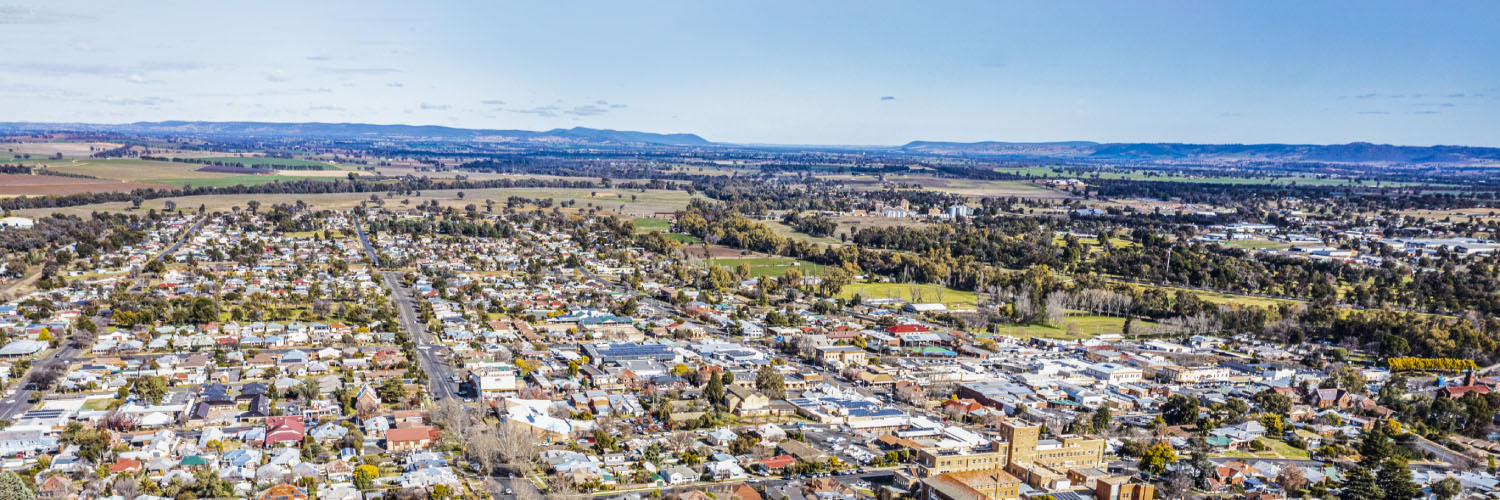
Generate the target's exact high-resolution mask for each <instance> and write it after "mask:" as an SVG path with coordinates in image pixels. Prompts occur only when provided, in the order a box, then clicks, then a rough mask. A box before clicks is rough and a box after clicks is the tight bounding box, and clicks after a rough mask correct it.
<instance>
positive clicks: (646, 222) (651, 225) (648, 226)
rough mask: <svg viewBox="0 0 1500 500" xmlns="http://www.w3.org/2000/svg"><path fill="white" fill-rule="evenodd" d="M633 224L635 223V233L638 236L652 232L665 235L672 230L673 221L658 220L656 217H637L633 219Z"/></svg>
mask: <svg viewBox="0 0 1500 500" xmlns="http://www.w3.org/2000/svg"><path fill="white" fill-rule="evenodd" d="M631 222H634V223H635V232H636V233H637V234H644V233H649V232H652V231H659V232H662V233H665V232H667V231H670V230H672V221H671V220H670V219H658V218H655V217H636V218H634V219H631Z"/></svg>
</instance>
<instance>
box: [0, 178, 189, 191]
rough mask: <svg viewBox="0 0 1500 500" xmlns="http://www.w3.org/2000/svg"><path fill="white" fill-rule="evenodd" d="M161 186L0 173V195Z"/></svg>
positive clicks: (120, 189)
mask: <svg viewBox="0 0 1500 500" xmlns="http://www.w3.org/2000/svg"><path fill="white" fill-rule="evenodd" d="M161 187H165V186H161V185H153V184H144V183H139V182H120V181H114V180H102V179H85V178H80V177H62V176H57V175H26V174H0V196H43V195H49V194H77V193H99V192H128V191H133V190H136V189H141V188H161Z"/></svg>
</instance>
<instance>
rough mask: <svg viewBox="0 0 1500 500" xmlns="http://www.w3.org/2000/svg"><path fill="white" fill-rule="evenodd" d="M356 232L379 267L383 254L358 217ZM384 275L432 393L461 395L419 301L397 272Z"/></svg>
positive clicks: (402, 324) (355, 222)
mask: <svg viewBox="0 0 1500 500" xmlns="http://www.w3.org/2000/svg"><path fill="white" fill-rule="evenodd" d="M354 231H355V233H357V234H358V236H359V243H360V245H362V246H364V248H365V253H366V254H367V255H369V257H370V262H371V263H372V264H373V265H375V266H379V265H380V257H379V254H376V253H375V247H374V246H373V245H371V244H370V237H369V235H367V234H365V229H364V226H363V225H362V224H360V221H358V220H355V221H354ZM380 278H381V280H382V281H384V282H385V286H386V288H389V289H390V290H391V299H392V300H394V301H396V317H397V318H398V319H400V320H401V328H402V329H403V330H406V334H407V335H408V336H410V337H411V339H412V342H415V343H416V344H417V364H418V365H419V366H421V367H422V371H423V372H424V373H426V374H427V390H428V394H429V395H431V396H432V397H433V400H440V399H446V398H455V397H458V387H457V386H458V384H456V383H454V382H453V376H454V371H453V365H450V364H448V361H446V360H444V359H441V358H439V357H438V353H439V352H441V349H443V348H442V347H441V346H439V345H437V344H434V343H433V342H432V333H431V332H428V331H427V325H426V324H424V323H422V316H421V315H419V314H417V303H416V301H414V300H413V299H412V298H411V294H410V293H408V292H407V290H406V287H404V286H402V285H401V279H400V276H399V275H397V274H396V272H395V271H381V273H380Z"/></svg>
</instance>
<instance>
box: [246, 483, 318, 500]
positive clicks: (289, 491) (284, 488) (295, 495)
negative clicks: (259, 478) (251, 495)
mask: <svg viewBox="0 0 1500 500" xmlns="http://www.w3.org/2000/svg"><path fill="white" fill-rule="evenodd" d="M255 498H257V499H259V500H307V490H304V489H302V488H298V487H296V486H292V485H290V484H278V485H276V486H272V487H270V488H269V489H267V490H266V491H263V492H261V494H260V495H259V496H257V497H255Z"/></svg>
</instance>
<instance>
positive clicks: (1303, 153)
mask: <svg viewBox="0 0 1500 500" xmlns="http://www.w3.org/2000/svg"><path fill="white" fill-rule="evenodd" d="M900 150H901V151H903V152H908V153H917V154H937V155H950V156H982V157H997V158H999V157H1005V158H1035V159H1059V160H1070V159H1071V160H1092V161H1120V162H1218V161H1305V162H1320V163H1444V164H1456V163H1491V164H1493V163H1495V162H1497V161H1500V148H1483V147H1469V146H1392V145H1388V144H1370V143H1367V142H1353V143H1349V144H1330V145H1313V144H1182V143H1097V142H1079V141H1075V142H1032V143H1016V142H966V143H960V142H930V141H915V142H910V143H907V144H906V145H904V146H901V147H900Z"/></svg>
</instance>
